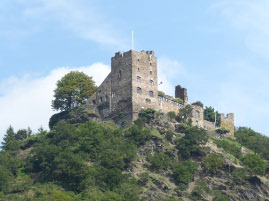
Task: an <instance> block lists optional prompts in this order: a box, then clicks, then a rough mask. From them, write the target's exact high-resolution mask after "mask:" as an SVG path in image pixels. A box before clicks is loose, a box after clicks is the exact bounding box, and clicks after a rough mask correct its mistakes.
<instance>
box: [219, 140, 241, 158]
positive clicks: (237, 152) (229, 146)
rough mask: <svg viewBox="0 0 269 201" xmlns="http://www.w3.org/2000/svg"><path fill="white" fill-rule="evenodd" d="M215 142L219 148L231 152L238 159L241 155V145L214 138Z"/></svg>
mask: <svg viewBox="0 0 269 201" xmlns="http://www.w3.org/2000/svg"><path fill="white" fill-rule="evenodd" d="M215 143H216V145H217V146H218V147H219V148H223V149H224V150H225V151H226V152H228V153H230V154H232V155H233V156H235V157H236V158H238V159H240V158H241V157H242V152H241V147H238V146H236V145H235V144H234V143H231V142H229V141H227V140H219V139H216V140H215Z"/></svg>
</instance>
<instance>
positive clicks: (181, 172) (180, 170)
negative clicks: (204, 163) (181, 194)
mask: <svg viewBox="0 0 269 201" xmlns="http://www.w3.org/2000/svg"><path fill="white" fill-rule="evenodd" d="M197 168H198V165H197V164H196V163H195V162H192V161H190V160H187V161H184V162H179V163H176V164H175V165H174V168H173V175H172V177H173V178H174V180H175V182H176V184H179V185H180V184H181V185H182V184H183V185H187V184H188V183H189V182H191V181H193V178H194V173H195V172H196V171H197Z"/></svg>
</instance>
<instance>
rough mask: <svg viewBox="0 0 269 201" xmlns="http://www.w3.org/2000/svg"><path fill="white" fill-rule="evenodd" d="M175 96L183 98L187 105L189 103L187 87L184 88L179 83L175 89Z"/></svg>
mask: <svg viewBox="0 0 269 201" xmlns="http://www.w3.org/2000/svg"><path fill="white" fill-rule="evenodd" d="M175 98H180V99H181V100H183V103H184V105H187V104H188V95H187V89H186V88H182V87H181V86H180V85H177V86H176V90H175Z"/></svg>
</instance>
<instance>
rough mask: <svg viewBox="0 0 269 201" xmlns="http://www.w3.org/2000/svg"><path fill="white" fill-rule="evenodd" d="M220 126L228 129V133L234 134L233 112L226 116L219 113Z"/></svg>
mask: <svg viewBox="0 0 269 201" xmlns="http://www.w3.org/2000/svg"><path fill="white" fill-rule="evenodd" d="M220 126H221V127H223V128H226V129H228V130H229V131H230V134H232V135H233V134H234V114H233V113H229V114H227V115H226V116H225V115H224V114H220Z"/></svg>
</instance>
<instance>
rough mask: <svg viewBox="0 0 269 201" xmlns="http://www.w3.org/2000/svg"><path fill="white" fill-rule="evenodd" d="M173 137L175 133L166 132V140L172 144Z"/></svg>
mask: <svg viewBox="0 0 269 201" xmlns="http://www.w3.org/2000/svg"><path fill="white" fill-rule="evenodd" d="M173 136H174V133H173V132H172V131H170V130H168V131H165V138H166V139H167V140H168V141H169V142H172V139H173Z"/></svg>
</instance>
